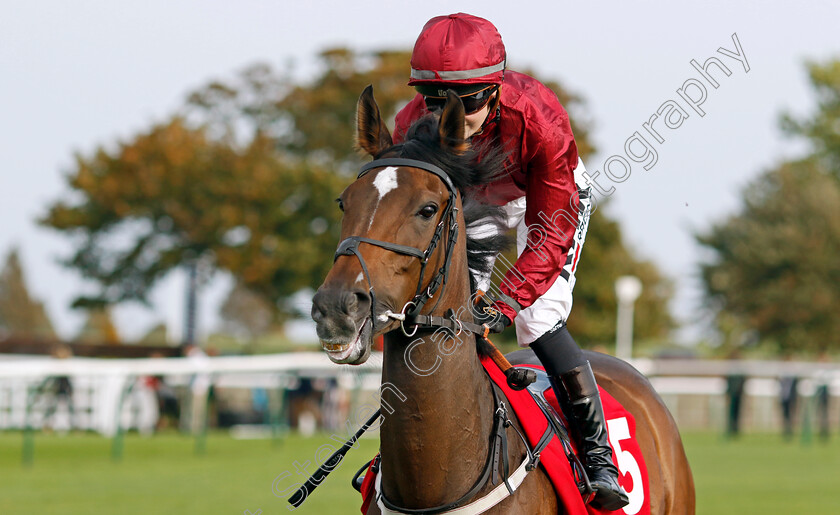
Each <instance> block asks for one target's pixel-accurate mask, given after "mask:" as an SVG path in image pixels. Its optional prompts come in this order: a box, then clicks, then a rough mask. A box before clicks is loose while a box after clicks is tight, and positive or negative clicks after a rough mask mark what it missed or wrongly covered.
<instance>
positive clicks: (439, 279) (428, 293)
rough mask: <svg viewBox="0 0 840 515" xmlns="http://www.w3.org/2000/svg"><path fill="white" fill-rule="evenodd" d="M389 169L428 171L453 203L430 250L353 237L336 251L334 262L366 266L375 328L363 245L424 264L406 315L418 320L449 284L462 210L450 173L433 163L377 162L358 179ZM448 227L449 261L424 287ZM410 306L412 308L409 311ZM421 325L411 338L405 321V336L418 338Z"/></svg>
mask: <svg viewBox="0 0 840 515" xmlns="http://www.w3.org/2000/svg"><path fill="white" fill-rule="evenodd" d="M387 166H408V167H411V168H419V169H421V170H425V171H427V172H429V173H432V174H434V175H436V176H438V177H439V178H440V180H442V181H443V183H444V184H445V185H446V189H447V190H449V200H448V202H447V204H446V207H444V209H443V213H442V215H441V218H440V222H438V225H437V228H435V233H434V235H432V240H431V242H429V246H428V247H427V248H426V250H425V251H423V250H420V249H418V248H415V247H409V246H407V245H398V244H396V243H391V242H388V241H381V240H374V239H371V238H365V237H363V236H350V237H349V238H345V239H344V240H343V241H342V242H341V243H339V245H338V249H337V250H336V251H335V256H334V258H333V262H335V261H336V260H337V259H338V258H339V257H340V256H351V255H355V256H356V257H357V258H358V259H359V263H361V265H362V272H363V273H364V276H365V279H366V280H367V283H368V292H369V293H370V317H371V324H372V325H374V324H375V323H376V313H375V310H376V295H375V293H374V291H373V282H372V281H371V277H370V273H369V272H368V268H367V264H365V260H364V258H363V257H362V254H361V253H360V252H359V244H360V243H367V244H368V245H374V246H376V247H381V248H383V249H386V250H390V251H391V252H396V253H397V254H403V255H406V256H413V257H416V258H417V259H419V260H420V262H421V268H420V279H419V280H418V281H417V290H416V292H415V294H414V298H413V299H412V300H410V301H409V302H408V303H407V304H406V305H405V307H404V308H403V314H404V315H405V318H406V320H413V319H416V318H417V316H418V315H419V313H420V311H421V310H422V309H423V306H425V305H426V302H428V301H429V299H431V298H432V297H434V296H435V294H436V293H437V291H438V289H440V287H441V286H443V285H445V284H446V280H447V279H448V277H449V265H450V263H451V262H452V252H453V250H454V249H455V242H456V240H457V239H458V208H457V207H455V202H456V200H457V197H458V192H457V190H456V189H455V185H453V184H452V180H451V179H450V178H449V176H448V175H447V174H446V172H444V171H443V170H442V169H440V168H439V167H437V166H435V165H433V164H431V163H426V162H424V161H417V160H416V159H403V158H384V159H376V160H374V161H371V162H370V163H368V164H366V165H364V166H363V167H362V169H361V171H360V172H359V175H358V177H356V179H357V180H358V179H361V178H362V177H364V175H365V174H366V173H368V172H369V171H370V170H372V169H374V168H384V167H387ZM445 227H447V228H448V237H447V239H446V244H445V245H446V246H445V248H444V252H445V257H444V260H443V264H442V265H441V267H440V268H439V269H438V270H437V273H436V274H435V276H434V277H432V279H431V280H430V281H429V284H428V285H427V286H425V287H424V286H423V279H424V277H425V274H426V265H427V264H428V262H429V258H430V257H431V255H432V253H434V251H435V249H436V248H437V246H438V244H439V243H440V241H441V238H442V237H443V229H444V228H445ZM409 306H411V307H410V308H409ZM418 325H419V324H415V329H414V332H412V333H410V334H409V333H408V332H406V328H405V320H404V321H403V323H402V324H401V326H402V329H403V332H405V334H406V335H407V336H412V335H414V333H415V332H416V331H417V326H418Z"/></svg>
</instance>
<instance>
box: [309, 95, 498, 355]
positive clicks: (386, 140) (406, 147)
mask: <svg viewBox="0 0 840 515" xmlns="http://www.w3.org/2000/svg"><path fill="white" fill-rule="evenodd" d="M356 125H357V131H356V140H357V141H356V143H357V146H358V147H359V148H360V149H361V150H362V151H364V152H365V153H367V154H369V155H371V156H372V157H373V158H374V161H373V162H371V163H369V164H367V165H365V166H364V167H363V168H362V172H361V173H360V174H359V177H358V178H357V180H356V181H355V182H353V183H352V184H350V186H348V187H347V189H345V190H344V192H343V193H342V194H341V196H340V197H339V198H338V199H337V201H338V204H339V208H340V209H342V210H343V212H344V217H343V219H342V225H341V244H340V245H339V248H338V251H337V252H336V255H335V262H334V264H333V267H332V269H331V270H330V272H329V273H328V274H327V277H326V279H325V280H324V284H323V285H321V287H320V288H319V289H318V291H317V292H316V294H315V297H314V298H313V305H312V318H313V320H314V321H315V322H316V324H317V332H318V337H319V338H320V340H321V345H322V347H323V348H324V350H325V351H326V352H327V354H328V356H329V357H330V359H331V360H333V361H334V362H336V363H351V364H360V363H363V362H364V361H365V360H366V359H367V358H368V356H369V355H370V347H371V342H372V341H373V339H374V338H376V337H377V336H379V335H381V334H384V333H386V332H388V331H391V330H394V329H397V328H398V327H399V324H400V322H399V320H397V319H396V318H393V317H392V316H391V315H394V314H401V313H407V312H410V313H411V312H413V313H414V314H418V313H420V312H421V311H422V312H423V313H424V314H426V313H429V312H431V311H432V310H433V309H436V308H439V307H440V306H441V304H440V301H441V298H440V296H439V295H440V293H441V292H443V289H444V288H442V286H443V285H444V284H445V283H446V282H447V281H449V283H452V282H457V283H458V285H451V284H450V286H447V287H446V290H447V292H451V291H453V290H458V289H459V288H460V289H462V290H463V291H465V292H466V295H465V298H464V299H458V300H459V302H460V301H463V302H461V303H462V304H463V303H466V300H467V297H468V296H469V286H468V284H469V283H468V281H469V274H468V273H467V266H468V265H467V262H468V261H469V267H470V268H473V269H481V268H482V266H483V265H484V264H485V263H486V262H487V260H486V256H487V255H490V254H492V253H493V252H495V251H498V249H497V248H492V247H493V245H489V246H488V245H487V242H486V241H485V242H482V243H481V245H479V247H480V249H479V250H477V251H475V252H473V253H471V254H469V258H468V257H467V256H468V251H465V247H466V246H467V242H466V238H464V237H463V236H464V230H463V228H464V227H465V226H466V224H468V223H469V222H470V218H472V219H473V220H474V219H476V218H479V217H483V218H484V219H487V218H488V215H489V218H492V219H496V218H497V217H498V212H496V211H493V210H494V209H495V208H493V207H489V206H483V205H480V204H479V203H477V202H473V201H468V202H467V206H466V210H467V213H466V216H467V219H466V222H465V218H464V215H465V213H464V210H463V209H462V207H464V206H462V193H463V192H464V191H465V190H467V189H469V188H471V187H474V186H479V185H482V184H486V183H487V182H489V181H490V180H492V178H494V177H495V176H496V175H497V174H498V173H500V170H501V169H502V158H501V157H500V156H499V154H498V153H494V152H489V153H488V152H482V157H481V159H478V152H477V151H476V150H475V149H472V148H471V147H470V145H469V143H468V142H467V141H466V140H465V139H464V133H465V125H464V107H463V104H462V103H461V100H460V99H459V98H458V96H457V95H455V94H454V92H450V94H449V96H448V98H447V102H446V105H445V106H444V108H443V110H441V111H440V113H439V115H437V116H433V115H429V116H427V117H425V118H422V119H420V120H419V121H417V122H416V123H415V124H414V125H412V127H411V129H409V131H408V134H407V135H406V138H405V141H404V142H403V143H400V144H397V145H394V144H393V141H392V139H391V134H390V132H389V131H388V129H387V127H386V126H385V123H384V122H383V120H382V117H381V115H380V112H379V107H378V106H377V104H376V101H375V100H374V98H373V88H371V87H370V86H368V87H367V88H366V89H365V91H364V92H363V93H362V95H361V97H360V98H359V103H358V106H357V111H356ZM471 206H472V207H471ZM485 223H486V222H485ZM459 227H460V228H461V229H460V235H461V236H462V237H461V238H458V235H459ZM501 232H502V231H498V232H497V234H498V233H501ZM485 239H486V238H485ZM497 243H498V242H497ZM495 246H496V247H498V246H499V245H495ZM450 272H451V273H450ZM449 276H451V278H452V279H451V280H450V279H449ZM461 287H463V288H461ZM461 293H462V292H461ZM433 297H434V301H432V302H428V303H427V302H426V301H429V300H430V299H431V298H433Z"/></svg>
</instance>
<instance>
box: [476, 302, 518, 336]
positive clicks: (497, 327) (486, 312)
mask: <svg viewBox="0 0 840 515" xmlns="http://www.w3.org/2000/svg"><path fill="white" fill-rule="evenodd" d="M473 315H474V316H475V322H476V323H477V324H483V325H486V326H487V327H489V328H490V332H491V333H501V332H502V331H504V330H505V328H506V327H507V326H509V325H510V324H511V322H510V319H509V318H508V317H507V316H506V315H504V314H503V313H502V312H501V311H499V310H498V309H496V307H495V306H493V305H489V304H487V302H485V301H484V299H481V300H479V301H478V302H476V304H475V306H474V307H473Z"/></svg>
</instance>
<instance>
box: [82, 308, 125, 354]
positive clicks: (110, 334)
mask: <svg viewBox="0 0 840 515" xmlns="http://www.w3.org/2000/svg"><path fill="white" fill-rule="evenodd" d="M75 341H77V342H79V343H91V344H97V345H98V344H107V345H118V344H119V343H120V335H119V333H118V332H117V326H115V325H114V321H113V320H112V319H111V311H110V310H109V309H108V308H105V307H96V308H91V309H90V310H88V317H87V320H86V321H85V324H84V325H83V326H82V329H81V330H80V331H79V334H78V335H77V336H76V338H75Z"/></svg>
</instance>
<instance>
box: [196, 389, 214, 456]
mask: <svg viewBox="0 0 840 515" xmlns="http://www.w3.org/2000/svg"><path fill="white" fill-rule="evenodd" d="M208 380H209V386H208V387H207V390H206V392H205V393H204V399H199V401H203V402H202V405H203V406H202V407H203V410H202V412H201V413H196V412H195V411H193V413H194V414H196V415H197V416H198V426H197V428H196V433H195V453H196V454H197V455H199V456H202V455H204V454H205V453H206V452H207V424H208V421H209V420H210V403H211V402H212V398H213V374H210V375H209V377H208ZM193 400H195V395H193Z"/></svg>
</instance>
